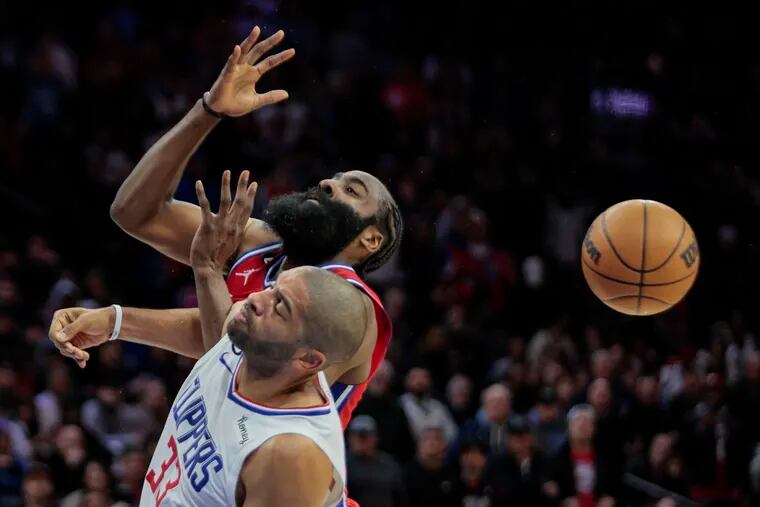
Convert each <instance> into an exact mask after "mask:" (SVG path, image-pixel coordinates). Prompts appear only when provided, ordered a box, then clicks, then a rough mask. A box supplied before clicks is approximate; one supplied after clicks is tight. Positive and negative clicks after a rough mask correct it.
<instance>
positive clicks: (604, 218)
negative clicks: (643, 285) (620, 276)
mask: <svg viewBox="0 0 760 507" xmlns="http://www.w3.org/2000/svg"><path fill="white" fill-rule="evenodd" d="M602 234H604V237H605V238H606V239H607V243H608V244H609V245H610V248H611V249H612V253H614V254H615V257H617V260H619V261H620V263H621V264H622V265H623V266H625V267H626V268H628V269H630V270H631V271H633V272H634V273H640V272H641V270H639V269H636V268H634V267H633V266H631V265H630V264H628V263H627V262H625V259H623V256H622V255H620V253H619V252H618V251H617V248H615V244H614V243H613V242H612V238H610V235H609V233H608V232H607V211H605V212H604V213H602Z"/></svg>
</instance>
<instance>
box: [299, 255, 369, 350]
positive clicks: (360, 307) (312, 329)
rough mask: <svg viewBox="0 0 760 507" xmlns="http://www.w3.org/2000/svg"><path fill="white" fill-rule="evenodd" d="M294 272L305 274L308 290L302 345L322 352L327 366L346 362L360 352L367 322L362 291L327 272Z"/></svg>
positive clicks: (306, 267) (303, 268) (305, 268)
mask: <svg viewBox="0 0 760 507" xmlns="http://www.w3.org/2000/svg"><path fill="white" fill-rule="evenodd" d="M297 269H300V270H304V271H305V272H304V280H305V283H306V286H307V288H308V291H309V303H308V309H307V312H306V323H305V328H304V335H303V343H305V344H306V345H308V346H309V347H312V348H313V349H315V350H318V351H320V352H322V353H323V354H324V355H325V357H326V358H327V361H328V363H336V362H341V361H345V360H346V359H348V358H350V357H351V356H353V355H354V354H355V353H356V351H357V350H358V349H359V346H360V345H361V343H362V340H363V339H364V330H365V329H366V326H367V320H368V319H369V316H368V315H367V309H366V307H365V304H364V300H363V298H362V292H361V291H360V290H359V289H357V288H356V287H353V286H352V285H351V284H350V283H348V282H346V281H345V280H344V279H343V278H341V277H340V276H338V275H336V274H335V273H332V272H330V271H326V270H323V269H319V268H314V267H310V266H303V267H300V268H297Z"/></svg>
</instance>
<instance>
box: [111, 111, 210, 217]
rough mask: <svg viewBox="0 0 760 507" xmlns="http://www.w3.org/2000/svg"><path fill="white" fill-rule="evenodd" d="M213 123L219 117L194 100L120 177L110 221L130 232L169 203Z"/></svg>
mask: <svg viewBox="0 0 760 507" xmlns="http://www.w3.org/2000/svg"><path fill="white" fill-rule="evenodd" d="M217 123H219V120H218V119H216V118H214V117H212V116H211V115H209V114H208V113H206V112H205V111H204V110H203V106H202V104H201V101H200V100H198V101H197V102H196V103H195V105H194V106H193V107H192V109H190V111H189V112H188V113H187V114H186V115H185V117H184V118H182V120H180V122H179V123H178V124H177V125H175V126H174V128H172V129H171V130H170V131H169V132H167V133H166V134H164V135H163V136H162V137H161V139H159V140H158V141H157V142H156V143H155V144H154V145H153V146H152V147H151V148H150V149H149V150H148V152H147V153H146V154H145V155H144V156H143V157H142V159H140V162H138V164H137V166H136V167H135V169H134V170H133V171H132V173H131V174H130V175H129V177H127V179H126V180H124V183H122V185H121V187H120V188H119V191H118V193H117V194H116V197H115V199H114V201H113V204H112V205H111V217H112V218H113V219H114V221H115V222H116V223H118V224H119V226H121V227H122V228H123V229H125V230H127V231H128V232H134V229H136V228H139V227H140V225H142V224H144V223H145V222H146V221H148V220H150V218H152V217H154V216H156V215H157V214H158V213H159V211H160V209H161V206H165V205H166V204H167V203H168V202H171V199H172V196H173V195H174V192H175V190H176V188H177V185H178V184H179V180H180V178H181V177H182V173H183V171H184V170H185V167H186V166H187V163H188V161H189V160H190V157H191V156H192V155H193V154H194V153H195V151H196V150H197V149H198V146H200V144H201V143H202V142H203V140H204V139H205V138H206V136H207V135H208V134H209V132H211V130H212V129H213V128H214V127H215V126H216V124H217Z"/></svg>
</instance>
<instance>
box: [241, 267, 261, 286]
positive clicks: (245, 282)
mask: <svg viewBox="0 0 760 507" xmlns="http://www.w3.org/2000/svg"><path fill="white" fill-rule="evenodd" d="M257 271H261V268H251V269H246V270H245V271H241V272H240V273H235V276H242V277H243V285H248V278H250V276H251V275H252V274H254V273H256V272H257Z"/></svg>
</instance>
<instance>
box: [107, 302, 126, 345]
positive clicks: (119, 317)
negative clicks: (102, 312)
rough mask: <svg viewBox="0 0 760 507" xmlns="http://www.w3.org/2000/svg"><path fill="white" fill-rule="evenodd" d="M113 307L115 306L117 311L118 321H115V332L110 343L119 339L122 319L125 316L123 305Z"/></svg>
mask: <svg viewBox="0 0 760 507" xmlns="http://www.w3.org/2000/svg"><path fill="white" fill-rule="evenodd" d="M111 306H113V309H114V310H116V319H115V320H114V321H113V332H112V333H111V337H110V338H109V339H108V341H112V340H115V339H116V338H118V337H119V333H121V317H122V315H123V312H122V310H121V305H111Z"/></svg>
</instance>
